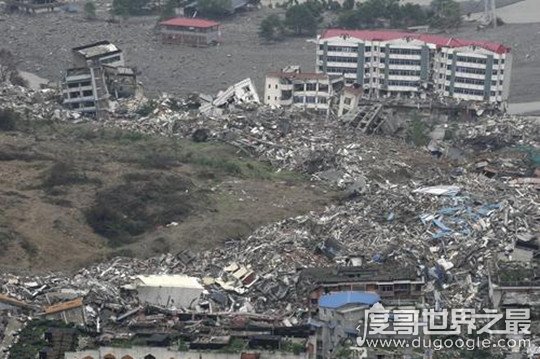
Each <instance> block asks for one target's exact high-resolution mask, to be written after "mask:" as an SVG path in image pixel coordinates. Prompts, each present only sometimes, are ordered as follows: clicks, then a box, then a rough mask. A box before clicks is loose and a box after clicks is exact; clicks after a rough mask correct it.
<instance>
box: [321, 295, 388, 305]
mask: <svg viewBox="0 0 540 359" xmlns="http://www.w3.org/2000/svg"><path fill="white" fill-rule="evenodd" d="M380 300H381V297H379V295H378V294H377V293H371V292H360V291H348V292H337V293H330V294H325V295H323V296H322V297H321V298H320V299H319V307H321V308H329V309H336V308H340V307H343V306H344V305H347V304H365V305H373V304H375V303H378V302H379V301H380Z"/></svg>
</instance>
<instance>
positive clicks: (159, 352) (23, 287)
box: [0, 79, 539, 359]
mask: <svg viewBox="0 0 540 359" xmlns="http://www.w3.org/2000/svg"><path fill="white" fill-rule="evenodd" d="M0 90H1V92H0V93H2V96H1V97H0V104H2V105H3V106H6V107H7V108H13V109H14V111H17V112H21V113H26V114H27V116H28V117H29V118H30V119H32V120H36V121H39V120H50V119H51V118H52V119H55V120H58V121H71V120H76V119H78V118H80V117H77V116H75V115H74V113H73V112H71V111H67V110H65V109H63V110H62V109H60V108H59V107H58V104H57V103H56V102H55V101H54V100H53V99H50V100H49V99H48V98H49V97H47V100H43V99H42V100H40V101H42V102H39V101H36V99H37V98H38V96H37V95H36V94H35V93H34V92H32V91H30V90H27V89H22V88H19V87H15V86H6V87H4V86H2V87H1V88H0ZM38 94H39V95H41V94H45V92H39V93H38ZM205 98H206V99H208V101H206V102H205V100H204V99H205ZM174 100H176V99H174ZM156 102H157V104H156V107H155V110H154V111H153V112H152V114H151V115H147V116H143V115H140V114H138V111H137V109H138V108H139V106H142V105H144V104H145V103H146V102H144V101H143V100H138V99H134V98H130V99H123V100H120V101H118V104H119V105H118V109H119V112H118V113H115V112H112V113H111V117H110V118H109V119H107V120H105V121H103V122H90V124H91V125H92V126H98V127H100V126H106V127H113V128H121V129H125V130H130V131H137V132H140V133H148V134H161V135H166V136H177V137H185V138H192V136H193V135H194V134H195V133H196V132H197V131H200V130H204V132H205V133H206V136H205V140H207V141H224V142H227V143H230V144H232V145H234V146H236V147H237V148H239V149H241V150H242V151H245V152H248V153H251V154H253V155H254V156H257V157H259V158H261V159H264V160H267V161H269V162H271V163H272V165H274V166H275V167H276V168H279V169H287V170H296V171H300V172H302V173H304V174H306V175H309V176H311V178H312V179H313V180H314V181H322V182H324V183H327V184H329V185H331V186H332V187H334V188H335V189H341V190H343V193H344V194H347V196H346V198H344V199H343V200H342V201H340V202H339V203H336V204H334V205H331V206H329V207H327V208H325V209H324V210H322V211H317V212H310V213H307V214H305V215H302V216H297V217H294V218H287V219H284V220H282V221H280V222H276V223H271V224H268V225H266V226H263V227H260V228H258V229H256V230H255V231H254V232H253V233H252V234H251V235H250V236H248V237H246V238H234V239H231V240H229V241H227V242H225V243H223V244H222V245H221V246H219V247H217V248H214V249H211V250H207V251H201V252H200V253H196V254H195V253H190V252H189V251H187V250H186V251H182V252H180V253H176V254H163V255H160V256H157V257H151V258H147V259H144V260H143V259H136V258H122V257H120V258H113V259H110V260H108V261H106V262H103V263H96V264H93V265H89V266H88V267H86V268H82V269H81V270H79V271H77V272H76V273H70V274H65V273H56V274H47V275H43V276H23V275H21V276H15V275H12V274H9V273H5V274H4V275H3V276H1V277H0V291H1V293H3V294H4V295H5V296H6V297H8V298H10V299H8V300H7V302H8V303H10V304H9V309H8V310H9V311H10V312H11V313H14V314H13V315H15V316H16V318H17V320H18V321H21V322H24V323H26V322H27V321H28V317H29V316H32V317H34V316H35V315H34V314H41V316H45V317H46V318H47V317H48V318H51V319H55V320H56V321H61V322H64V323H65V322H68V323H72V324H77V325H80V326H82V327H83V328H84V331H83V333H85V334H83V335H82V336H83V339H85V340H81V341H80V343H82V344H80V345H78V346H77V348H76V349H77V350H76V351H70V352H69V353H68V354H67V357H68V358H77V359H84V358H86V359H88V358H94V359H97V358H106V359H110V358H113V357H114V358H120V359H122V358H123V357H125V358H124V359H126V358H129V357H132V358H145V357H147V358H152V357H154V358H162V357H163V358H171V357H182V358H184V357H194V358H199V357H208V358H212V355H215V356H214V358H216V357H217V358H219V357H220V356H219V355H221V354H224V353H218V351H221V350H228V349H230V348H231V346H232V344H234V343H235V342H237V341H239V340H240V341H242V343H243V344H245V346H249V349H242V350H240V351H241V352H240V353H235V354H230V356H229V357H230V358H252V357H253V356H250V355H257V354H258V355H259V357H260V358H264V357H265V355H268V356H269V357H280V356H283V357H286V355H289V357H296V358H302V357H307V358H309V357H311V358H313V357H316V356H317V353H319V355H320V357H323V358H326V357H328V358H330V357H331V356H328V355H327V353H328V352H329V351H330V348H331V347H332V348H333V347H335V348H338V347H339V346H340V345H341V346H343V345H344V344H347V343H348V341H349V342H350V340H352V339H354V336H355V335H356V333H352V331H351V325H352V323H350V322H346V320H347V319H352V318H356V319H354V320H357V319H358V318H357V316H360V315H361V313H362V310H364V309H365V308H366V307H368V306H371V301H370V300H369V299H370V297H371V296H364V295H360V296H357V295H355V294H351V296H350V298H349V294H348V293H349V292H370V293H371V295H376V296H377V297H378V298H380V301H381V302H382V303H383V304H385V305H387V304H386V303H388V305H390V306H391V305H407V306H410V307H416V306H420V305H422V306H425V307H429V308H437V309H441V308H452V307H463V306H469V307H471V308H480V307H481V306H482V305H483V304H485V302H486V300H487V298H489V287H490V284H489V282H490V278H495V277H496V276H495V275H493V274H492V272H490V270H489V269H488V267H487V265H486V263H487V262H488V260H489V259H490V258H494V257H496V256H498V255H502V256H504V257H508V256H511V257H512V258H513V259H520V260H522V261H529V260H531V261H534V259H535V258H537V252H535V251H537V249H536V248H537V245H536V244H535V243H534V242H533V239H534V238H535V235H536V234H535V233H538V224H537V223H536V222H537V221H536V218H538V215H539V214H538V210H539V207H538V192H537V190H536V189H535V188H534V187H533V186H532V184H531V183H529V182H528V181H520V182H513V181H514V180H515V179H524V178H529V177H527V176H530V177H531V178H532V176H534V173H535V172H534V171H531V168H530V166H531V164H530V162H527V163H528V164H527V165H525V164H524V163H525V161H522V157H520V156H517V155H512V154H511V153H512V151H520V149H521V148H522V147H523V146H531V147H534V148H537V147H538V136H536V135H535V134H536V133H537V132H538V122H537V121H536V122H535V120H534V119H526V118H513V117H509V116H500V117H486V118H485V119H484V121H481V122H465V123H459V124H456V126H457V129H456V131H455V135H454V137H453V139H452V140H449V143H450V144H451V145H453V146H456V147H459V148H460V149H462V150H463V151H466V150H467V149H471V151H473V154H472V155H470V157H467V156H465V155H463V157H462V158H461V160H460V162H452V161H450V159H447V158H445V159H444V162H442V161H439V160H438V159H436V158H433V157H431V154H430V153H429V152H427V151H425V150H421V149H418V148H413V147H412V146H409V145H406V144H404V143H403V142H402V141H397V140H395V139H391V138H384V137H381V136H366V135H365V133H364V132H363V131H357V130H351V127H350V126H348V125H346V124H344V123H343V122H341V121H314V117H316V116H317V115H316V114H309V113H305V111H302V110H301V109H295V108H291V109H287V110H284V109H269V108H268V107H264V106H260V105H259V104H258V97H257V95H256V92H254V89H253V84H252V82H251V81H250V80H249V79H245V80H243V81H241V82H239V83H237V84H234V85H232V86H230V87H229V88H227V89H226V90H224V91H221V92H219V93H218V94H217V96H215V97H211V96H205V95H200V96H198V97H197V98H196V101H195V100H192V99H181V100H177V101H176V102H174V103H173V98H170V97H162V98H160V99H159V100H156ZM194 102H197V103H196V104H194ZM173 104H174V105H173ZM192 107H194V108H195V109H194V110H193V109H192ZM495 146H503V147H504V148H505V149H506V150H507V151H509V152H505V156H504V157H505V158H504V161H503V162H497V160H499V161H500V159H499V158H498V157H501V156H499V153H497V152H493V148H495ZM478 151H483V152H481V155H482V157H486V156H489V155H491V156H492V157H493V162H492V164H491V166H493V167H494V166H497V165H499V166H501V168H512V171H507V172H504V176H487V175H485V174H484V173H483V172H481V171H477V169H476V164H477V161H476V159H477V156H478ZM513 156H515V157H513ZM501 172H502V171H501ZM441 183H443V184H445V185H441ZM349 194H350V196H349ZM499 272H500V271H499ZM504 273H505V272H504V271H502V273H499V274H501V275H502V276H503V278H502V279H505V278H504ZM525 273H526V275H524V276H522V278H521V279H525V278H533V280H532V284H533V285H531V281H529V283H528V284H527V283H513V284H511V283H509V282H508V283H501V284H503V285H500V286H499V288H495V286H494V285H492V288H493V289H494V290H495V291H497V290H500V291H508V292H509V291H513V292H515V293H517V294H515V293H513V294H512V295H511V296H509V295H507V294H503V295H500V298H502V299H501V300H500V302H501V303H503V305H508V306H510V305H512V306H516V305H522V304H523V303H524V302H525V301H529V302H531V303H532V301H533V300H534V298H535V296H534V295H533V296H531V297H526V296H525V297H523V295H529V292H528V291H527V287H533V286H536V284H535V283H536V282H535V281H537V279H534V278H537V274H534V273H537V271H536V272H535V270H531V269H530V268H529V269H528V270H527V272H525ZM531 273H533V274H531ZM141 276H142V277H141ZM535 276H536V277H535ZM188 278H189V279H188ZM194 278H197V279H194ZM514 278H515V277H514ZM510 279H512V278H510ZM521 279H520V281H521V282H525V281H522V280H521ZM512 281H515V280H514V279H512ZM515 282H519V281H515ZM493 283H495V280H494V279H493ZM134 284H136V285H135V286H133V285H134ZM510 284H511V285H510ZM201 287H202V289H201ZM516 288H517V290H516ZM137 289H138V290H140V291H141V293H138V292H137ZM533 289H534V288H533ZM143 291H148V292H143ZM494 293H495V292H494ZM533 294H534V293H533ZM326 295H330V296H331V297H332V298H333V299H332V300H329V301H327V300H326V299H324V300H322V298H326V297H325V296H326ZM497 295H498V294H497ZM512 296H513V297H512ZM493 298H494V300H498V299H497V298H496V296H493ZM531 298H532V299H531ZM0 299H2V298H1V297H0ZM366 299H368V300H366ZM13 300H15V301H13ZM0 301H1V300H0ZM173 301H174V302H173ZM3 302H4V305H5V302H6V300H5V298H4V301H3ZM21 303H32V305H34V306H37V307H39V308H38V309H31V308H25V307H24V306H23V307H21V306H20V305H21ZM321 304H322V306H321ZM320 309H324V310H325V311H326V312H323V313H321V311H320ZM317 310H318V311H319V312H317ZM20 312H23V313H24V314H18V313H20ZM327 314H328V316H326V315H327ZM353 314H354V315H353ZM321 320H322V321H324V323H323V324H321ZM338 320H339V321H341V323H340V322H338ZM323 327H326V328H327V329H328V330H332V332H329V335H328V336H327V335H326V334H325V335H322V334H321V336H320V337H321V339H320V340H318V339H317V332H318V331H319V330H321V331H322V330H323V329H320V328H323ZM88 333H91V335H88ZM84 335H87V336H84ZM65 337H66V338H67V339H66V341H69V340H68V338H69V335H66V336H65ZM326 337H328V338H330V337H331V338H333V339H324V338H326ZM88 338H91V339H88ZM180 340H181V341H182V342H183V344H184V345H185V347H184V348H183V350H176V349H175V350H169V349H168V347H169V346H173V347H174V345H175V344H177V343H178V341H180ZM328 340H330V342H329V343H330V344H331V345H328V343H326V342H327V341H328ZM88 341H90V342H91V343H88ZM143 341H144V344H141V342H143ZM319 341H320V343H318V342H319ZM51 343H52V344H50V345H53V344H54V341H51ZM111 344H115V345H118V346H113V345H111ZM349 344H350V343H349ZM325 345H326V348H325ZM177 347H180V345H179V344H178V345H177ZM265 347H271V348H274V349H275V348H277V349H275V352H273V353H271V354H268V353H265V350H264V349H265ZM285 347H288V348H287V349H291V348H293V349H295V350H297V351H299V352H300V353H298V354H294V353H293V354H291V353H290V352H289V353H287V354H286V355H285V354H280V353H278V351H279V350H280V348H281V349H283V348H285ZM8 350H9V348H8ZM55 350H56V348H51V349H50V350H49V349H45V348H44V350H43V352H44V353H53V352H54V351H55ZM201 350H206V352H199V351H201ZM167 355H168V357H167ZM293 355H295V356H293ZM255 357H256V356H255ZM456 357H458V356H456ZM224 358H227V356H225V357H224ZM380 358H385V356H382V357H380Z"/></svg>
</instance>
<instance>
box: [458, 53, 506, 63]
mask: <svg viewBox="0 0 540 359" xmlns="http://www.w3.org/2000/svg"><path fill="white" fill-rule="evenodd" d="M453 58H454V55H453V54H448V59H449V60H452V59H453ZM457 60H458V61H462V62H470V63H476V64H485V63H487V58H481V57H480V58H479V57H469V56H458V57H457ZM493 63H494V64H495V65H499V64H500V65H503V64H504V59H493Z"/></svg>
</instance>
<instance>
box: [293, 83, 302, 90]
mask: <svg viewBox="0 0 540 359" xmlns="http://www.w3.org/2000/svg"><path fill="white" fill-rule="evenodd" d="M294 91H304V84H294Z"/></svg>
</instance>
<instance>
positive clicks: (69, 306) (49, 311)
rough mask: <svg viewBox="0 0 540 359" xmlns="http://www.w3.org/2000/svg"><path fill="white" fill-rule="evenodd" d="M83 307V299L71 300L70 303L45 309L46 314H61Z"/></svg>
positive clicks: (58, 304)
mask: <svg viewBox="0 0 540 359" xmlns="http://www.w3.org/2000/svg"><path fill="white" fill-rule="evenodd" d="M82 305H83V300H82V298H77V299H74V300H70V301H68V302H62V303H57V304H53V305H51V306H49V307H47V308H45V314H55V313H59V312H64V311H66V310H70V309H75V308H79V307H82Z"/></svg>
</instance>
